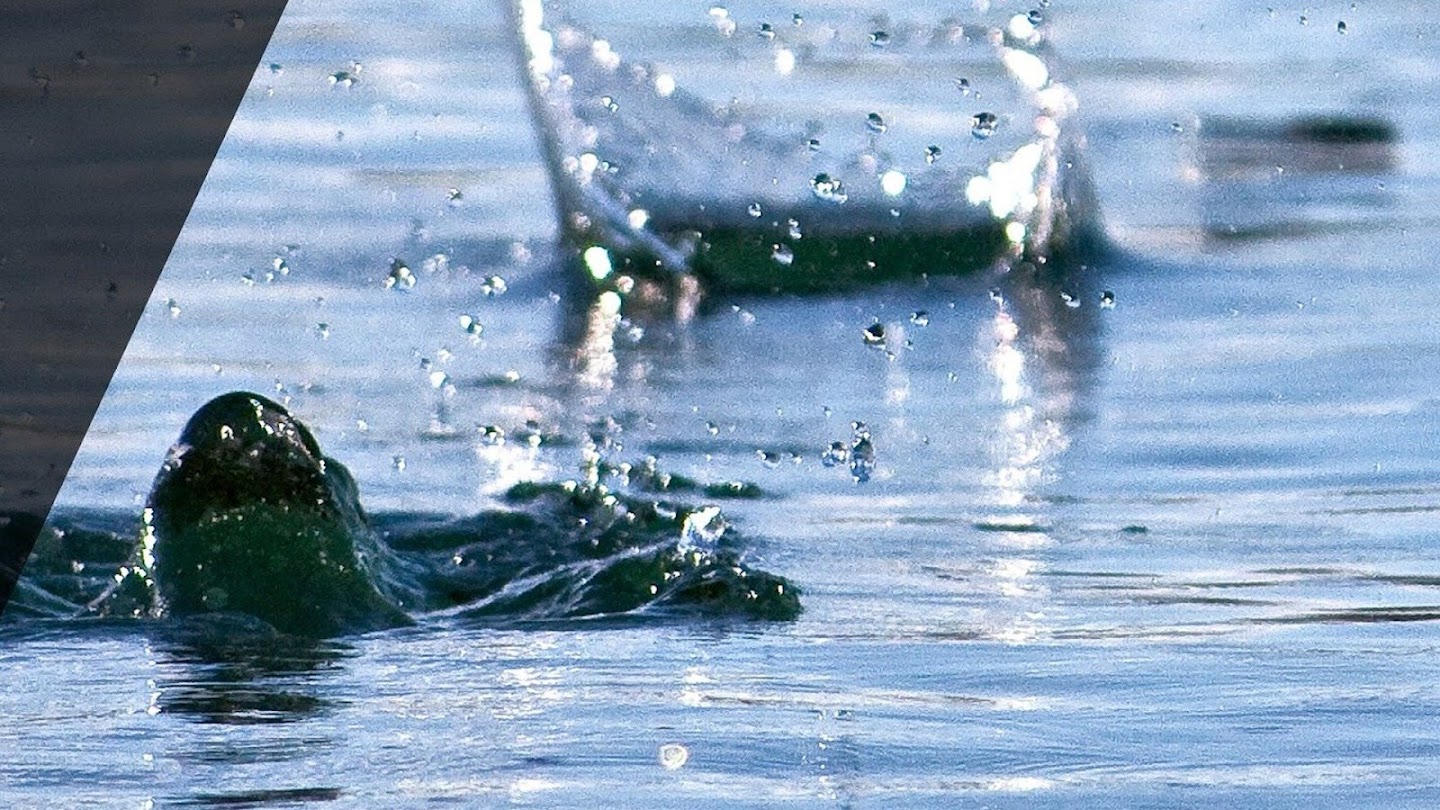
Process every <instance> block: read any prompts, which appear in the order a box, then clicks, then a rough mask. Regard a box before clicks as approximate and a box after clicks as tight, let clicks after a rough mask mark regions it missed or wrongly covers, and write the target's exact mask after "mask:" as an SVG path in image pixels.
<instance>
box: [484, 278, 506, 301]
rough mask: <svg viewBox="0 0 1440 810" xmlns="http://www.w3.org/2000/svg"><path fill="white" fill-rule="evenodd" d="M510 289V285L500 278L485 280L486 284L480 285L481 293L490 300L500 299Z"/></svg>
mask: <svg viewBox="0 0 1440 810" xmlns="http://www.w3.org/2000/svg"><path fill="white" fill-rule="evenodd" d="M509 289H510V285H508V284H506V283H505V279H503V278H501V277H500V276H491V277H489V278H487V279H485V283H484V284H481V285H480V291H481V292H482V293H484V294H485V295H486V297H489V298H498V297H499V296H502V295H504V294H505V292H506V291H507V290H509Z"/></svg>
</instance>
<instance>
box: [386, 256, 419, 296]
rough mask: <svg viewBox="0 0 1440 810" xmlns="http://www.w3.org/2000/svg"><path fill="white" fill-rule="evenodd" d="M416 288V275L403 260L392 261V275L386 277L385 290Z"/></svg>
mask: <svg viewBox="0 0 1440 810" xmlns="http://www.w3.org/2000/svg"><path fill="white" fill-rule="evenodd" d="M414 286H415V274H414V273H412V272H410V265H408V264H406V263H405V261H404V260H403V259H391V260H390V275H388V276H386V277H385V289H387V290H408V289H410V288H411V287H414Z"/></svg>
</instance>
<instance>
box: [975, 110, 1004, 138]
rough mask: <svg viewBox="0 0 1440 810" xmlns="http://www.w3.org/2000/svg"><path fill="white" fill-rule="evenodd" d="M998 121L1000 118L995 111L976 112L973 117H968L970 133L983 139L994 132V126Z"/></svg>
mask: <svg viewBox="0 0 1440 810" xmlns="http://www.w3.org/2000/svg"><path fill="white" fill-rule="evenodd" d="M999 123H1000V118H999V116H997V115H995V113H992V112H982V113H976V114H975V117H974V118H971V119H970V134H971V135H974V136H975V137H976V138H978V139H980V140H982V141H983V140H985V139H986V138H988V137H990V136H991V135H994V134H995V127H996V126H997V125H999Z"/></svg>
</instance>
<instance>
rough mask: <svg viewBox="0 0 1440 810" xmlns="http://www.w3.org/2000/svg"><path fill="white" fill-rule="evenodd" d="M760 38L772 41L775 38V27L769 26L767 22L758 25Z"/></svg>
mask: <svg viewBox="0 0 1440 810" xmlns="http://www.w3.org/2000/svg"><path fill="white" fill-rule="evenodd" d="M760 38H761V39H774V38H775V27H774V26H772V25H771V24H770V23H768V22H767V23H760Z"/></svg>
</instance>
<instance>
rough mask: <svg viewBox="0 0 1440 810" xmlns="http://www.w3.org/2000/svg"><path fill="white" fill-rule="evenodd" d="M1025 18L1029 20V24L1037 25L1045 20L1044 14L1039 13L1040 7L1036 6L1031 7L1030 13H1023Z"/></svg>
mask: <svg viewBox="0 0 1440 810" xmlns="http://www.w3.org/2000/svg"><path fill="white" fill-rule="evenodd" d="M1025 19H1027V20H1029V21H1030V24H1031V25H1039V24H1040V23H1042V22H1044V21H1045V15H1044V14H1041V13H1040V9H1038V8H1036V9H1031V10H1030V13H1028V14H1026V15H1025Z"/></svg>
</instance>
